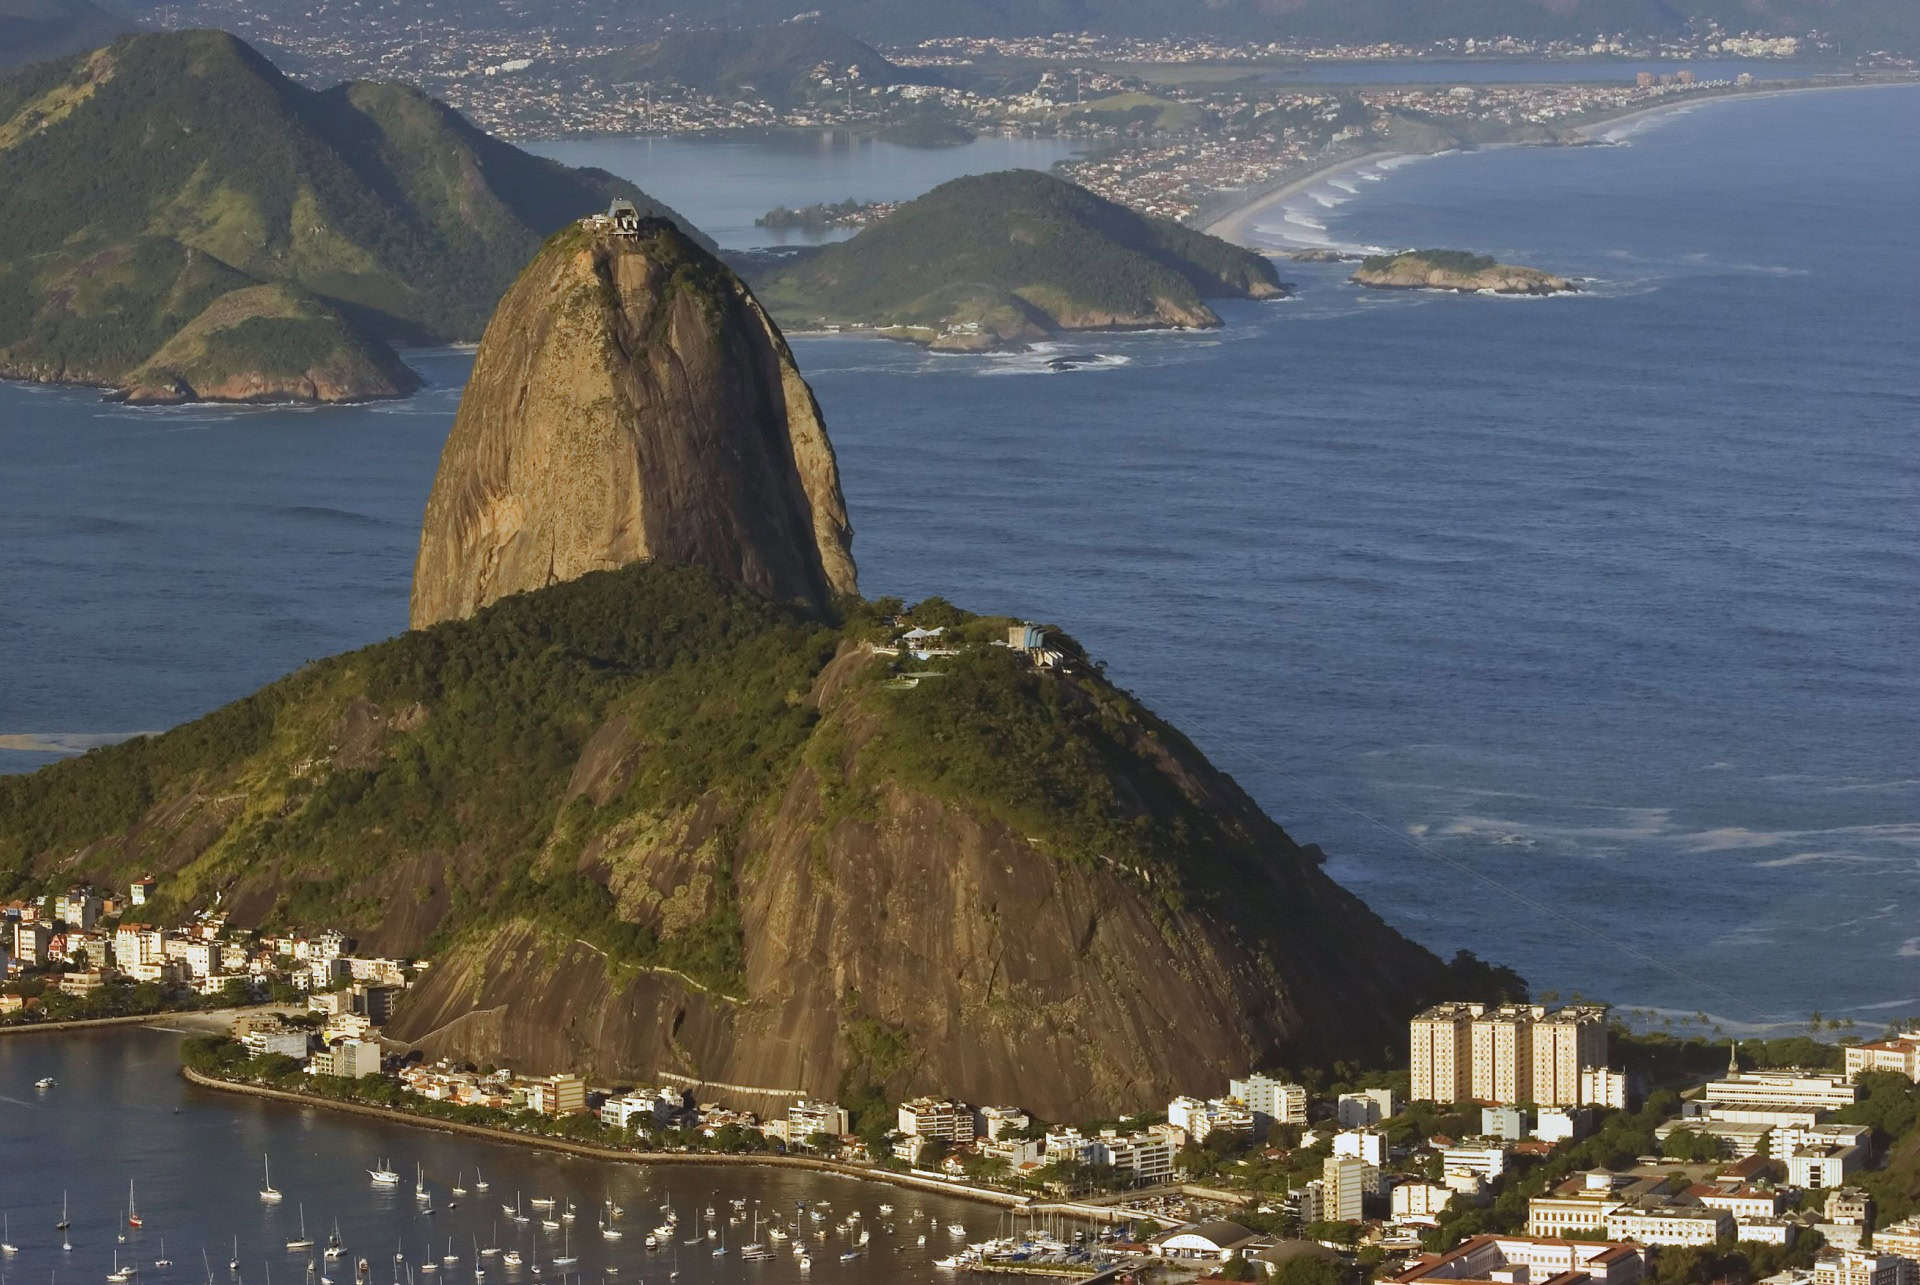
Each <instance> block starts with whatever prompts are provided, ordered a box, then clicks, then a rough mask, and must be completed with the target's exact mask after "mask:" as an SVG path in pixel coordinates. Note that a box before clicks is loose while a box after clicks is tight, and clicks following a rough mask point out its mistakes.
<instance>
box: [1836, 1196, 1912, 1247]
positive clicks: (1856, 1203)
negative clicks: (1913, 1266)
mask: <svg viewBox="0 0 1920 1285" xmlns="http://www.w3.org/2000/svg"><path fill="white" fill-rule="evenodd" d="M1826 1215H1827V1221H1828V1222H1830V1223H1870V1222H1872V1221H1873V1197H1872V1196H1869V1195H1868V1194H1867V1193H1866V1192H1864V1191H1862V1190H1861V1189H1860V1188H1858V1187H1835V1188H1834V1189H1833V1190H1832V1191H1829V1192H1828V1193H1827V1205H1826ZM1909 1221H1911V1220H1909ZM1898 1225H1899V1224H1897V1223H1896V1224H1895V1226H1898ZM1894 1252H1895V1253H1899V1251H1898V1250H1895V1251H1894ZM1906 1257H1908V1258H1916V1259H1920V1253H1913V1254H1907V1255H1906Z"/></svg>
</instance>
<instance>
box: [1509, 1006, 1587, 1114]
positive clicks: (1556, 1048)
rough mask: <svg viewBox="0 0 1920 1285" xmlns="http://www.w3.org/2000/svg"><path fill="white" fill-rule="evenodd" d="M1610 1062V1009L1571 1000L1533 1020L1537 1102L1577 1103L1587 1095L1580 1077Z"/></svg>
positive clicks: (1541, 1104)
mask: <svg viewBox="0 0 1920 1285" xmlns="http://www.w3.org/2000/svg"><path fill="white" fill-rule="evenodd" d="M1606 1064H1607V1010H1606V1008H1605V1007H1604V1006H1603V1005H1599V1004H1569V1005H1568V1006H1567V1007H1565V1008H1562V1009H1559V1010H1557V1011H1555V1012H1552V1013H1549V1014H1547V1015H1546V1016H1545V1017H1543V1018H1541V1019H1540V1020H1539V1021H1537V1022H1535V1023H1534V1024H1533V1086H1532V1087H1533V1096H1532V1098H1531V1099H1526V1100H1530V1101H1532V1102H1533V1104H1534V1105H1535V1106H1543V1107H1574V1106H1580V1105H1582V1104H1583V1103H1584V1102H1585V1101H1586V1100H1587V1099H1586V1095H1585V1094H1584V1093H1583V1092H1582V1088H1583V1084H1582V1079H1581V1077H1582V1076H1583V1075H1584V1074H1585V1073H1586V1072H1588V1071H1591V1070H1593V1069H1594V1068H1595V1067H1604V1066H1605V1065H1606Z"/></svg>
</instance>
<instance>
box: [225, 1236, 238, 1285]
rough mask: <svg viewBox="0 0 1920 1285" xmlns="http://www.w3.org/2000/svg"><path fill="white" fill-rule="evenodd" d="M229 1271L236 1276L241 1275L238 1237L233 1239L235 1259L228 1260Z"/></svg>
mask: <svg viewBox="0 0 1920 1285" xmlns="http://www.w3.org/2000/svg"><path fill="white" fill-rule="evenodd" d="M227 1270H228V1271H229V1272H231V1273H233V1275H235V1276H238V1275H240V1238H239V1237H238V1236H235V1237H234V1238H233V1257H232V1258H229V1259H228V1260H227Z"/></svg>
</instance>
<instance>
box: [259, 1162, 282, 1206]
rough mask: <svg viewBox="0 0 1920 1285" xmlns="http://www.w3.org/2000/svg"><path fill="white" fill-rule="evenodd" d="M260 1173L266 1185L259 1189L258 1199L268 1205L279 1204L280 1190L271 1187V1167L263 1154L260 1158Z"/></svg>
mask: <svg viewBox="0 0 1920 1285" xmlns="http://www.w3.org/2000/svg"><path fill="white" fill-rule="evenodd" d="M260 1171H261V1173H262V1174H263V1175H264V1176H265V1181H266V1185H265V1186H263V1187H261V1188H260V1199H262V1200H264V1201H266V1202H267V1203H268V1204H269V1205H277V1204H279V1203H280V1189H279V1188H278V1187H276V1186H274V1185H273V1166H272V1164H271V1163H270V1162H269V1161H268V1159H267V1156H266V1154H265V1153H264V1152H262V1153H261V1156H260Z"/></svg>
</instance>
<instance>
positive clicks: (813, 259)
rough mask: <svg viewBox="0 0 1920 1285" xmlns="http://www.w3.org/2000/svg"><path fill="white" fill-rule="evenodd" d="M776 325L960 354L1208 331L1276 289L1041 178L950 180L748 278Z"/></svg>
mask: <svg viewBox="0 0 1920 1285" xmlns="http://www.w3.org/2000/svg"><path fill="white" fill-rule="evenodd" d="M755 288H756V289H757V290H758V291H759V293H760V298H761V300H762V302H764V303H765V304H766V305H767V306H768V307H769V308H770V309H771V310H772V311H773V314H774V316H775V317H776V318H777V319H778V320H779V321H780V323H781V324H782V325H784V326H788V327H805V326H814V325H821V324H828V325H853V326H873V327H891V328H895V329H893V330H892V331H891V332H890V333H891V334H892V335H893V336H894V337H897V338H904V339H911V340H914V341H916V342H921V343H926V344H929V345H931V346H933V347H935V348H940V349H945V350H956V351H968V350H981V349H992V348H1004V347H1009V346H1018V345H1021V344H1025V343H1029V342H1032V341H1034V340H1038V339H1044V338H1047V337H1049V336H1051V335H1054V334H1056V333H1058V332H1060V331H1069V330H1125V329H1143V328H1148V327H1153V328H1158V327H1166V326H1178V327H1211V326H1217V325H1219V324H1220V318H1219V316H1218V314H1216V313H1215V312H1214V311H1213V309H1211V308H1210V307H1208V306H1207V304H1206V302H1205V301H1206V300H1207V299H1217V298H1242V299H1247V298H1252V299H1261V298H1272V297H1275V296H1278V295H1280V294H1283V293H1284V292H1285V289H1286V287H1284V286H1283V285H1281V283H1280V279H1279V277H1278V276H1277V275H1276V274H1275V272H1274V269H1273V265H1272V264H1271V263H1269V262H1268V261H1267V260H1266V259H1264V258H1262V257H1261V256H1259V255H1257V254H1253V253H1250V252H1248V251H1246V250H1243V249H1241V248H1240V247H1238V246H1236V245H1231V244H1229V243H1227V242H1225V241H1222V240H1220V239H1219V238H1217V237H1211V236H1208V235H1206V234H1205V233H1203V232H1196V231H1194V230H1192V229H1191V228H1185V227H1182V226H1180V225H1179V224H1177V223H1173V222H1170V221H1168V220H1165V219H1154V218H1148V217H1146V216H1144V215H1141V214H1138V213H1136V212H1134V211H1133V210H1129V209H1127V208H1126V207H1125V206H1122V205H1116V204H1114V203H1113V202H1112V201H1108V200H1105V199H1104V198H1102V197H1099V196H1096V195H1094V194H1093V193H1092V192H1089V191H1087V190H1086V189H1085V188H1082V187H1076V186H1075V185H1074V184H1072V183H1068V182H1064V181H1063V180H1061V179H1057V178H1054V177H1053V176H1052V175H1049V174H1042V173H1040V172H1039V171H1037V170H1007V171H1004V172H1002V173H998V174H982V175H976V176H974V177H971V178H961V179H955V180H954V181H952V182H950V183H944V184H942V185H941V186H939V187H937V188H935V189H934V190H933V191H931V192H929V193H928V194H927V195H925V196H923V197H921V198H920V199H919V200H916V201H912V202H909V203H908V204H906V205H903V206H901V207H900V208H899V209H898V210H896V211H895V212H894V213H893V214H891V215H889V216H888V217H887V218H885V219H883V220H881V221H880V222H879V223H876V224H874V225H873V226H872V227H869V228H867V229H866V230H865V231H863V232H861V233H860V235H859V236H856V237H854V238H853V239H852V240H851V241H844V242H841V243H840V244H837V245H831V246H826V247H824V248H822V249H820V250H818V251H816V252H814V253H812V254H809V255H807V256H805V257H803V258H800V259H799V260H797V261H792V262H788V263H784V264H781V265H779V266H776V267H774V268H772V269H771V270H770V271H768V272H767V273H766V274H765V275H764V276H763V277H762V278H761V279H760V280H758V281H756V282H755Z"/></svg>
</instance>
